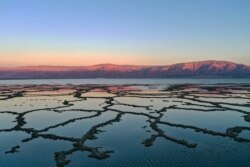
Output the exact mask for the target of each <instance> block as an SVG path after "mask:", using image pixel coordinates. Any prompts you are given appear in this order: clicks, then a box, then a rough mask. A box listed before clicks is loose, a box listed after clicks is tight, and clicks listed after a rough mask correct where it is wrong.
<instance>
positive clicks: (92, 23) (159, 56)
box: [0, 0, 250, 66]
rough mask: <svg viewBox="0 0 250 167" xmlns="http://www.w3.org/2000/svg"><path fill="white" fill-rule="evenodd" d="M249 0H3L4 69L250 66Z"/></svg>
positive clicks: (0, 43) (0, 45) (0, 39)
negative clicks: (222, 62)
mask: <svg viewBox="0 0 250 167" xmlns="http://www.w3.org/2000/svg"><path fill="white" fill-rule="evenodd" d="M249 8H250V1H248V0H238V1H234V0H221V1H217V0H190V1H186V0H166V1H162V0H126V1H125V0H124V1H117V0H107V1H102V0H93V1H87V0H84V1H81V0H61V1H60V2H59V1H56V0H44V1H34V0H23V1H18V0H2V1H0V58H1V61H0V66H26V65H28V66H29V65H66V66H81V65H94V64H104V63H111V64H130V65H167V64H173V63H180V62H187V61H201V60H226V61H233V62H236V63H243V64H250V47H249V43H250V19H249V16H250V10H249Z"/></svg>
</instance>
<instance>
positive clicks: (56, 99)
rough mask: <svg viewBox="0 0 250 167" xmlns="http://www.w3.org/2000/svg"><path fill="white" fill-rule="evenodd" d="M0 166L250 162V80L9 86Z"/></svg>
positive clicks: (0, 111) (3, 96) (3, 101)
mask: <svg viewBox="0 0 250 167" xmlns="http://www.w3.org/2000/svg"><path fill="white" fill-rule="evenodd" d="M0 106H1V107H0V156H1V159H0V167H9V166H20V167H23V166H25V167H26V166H27V167H31V166H60V167H61V166H74V167H75V166H157V167H158V166H178V167H179V166H250V159H249V153H250V85H249V84H247V83H233V84H229V83H227V84H225V83H223V84H222V83H212V84H211V83H209V82H208V83H203V82H200V84H190V83H189V84H176V83H175V84H171V82H170V84H160V85H159V84H130V85H128V84H126V85H125V84H123V85H121V84H118V85H117V84H105V85H96V84H95V85H93V84H82V85H81V84H68V85H55V84H43V85H42V84H40V85H39V84H34V85H31V84H20V85H14V84H7V85H6V84H3V85H2V86H0Z"/></svg>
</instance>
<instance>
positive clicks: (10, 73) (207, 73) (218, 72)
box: [0, 60, 250, 79]
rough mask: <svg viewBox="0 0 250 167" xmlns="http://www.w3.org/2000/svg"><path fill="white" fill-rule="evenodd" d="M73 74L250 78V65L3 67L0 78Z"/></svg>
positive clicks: (65, 77) (123, 76) (102, 76)
mask: <svg viewBox="0 0 250 167" xmlns="http://www.w3.org/2000/svg"><path fill="white" fill-rule="evenodd" d="M52 78H53V79H59V78H60V79H70V78H72V79H74V78H250V66H248V65H243V64H236V63H233V62H228V61H214V60H209V61H198V62H187V63H179V64H173V65H163V66H136V65H114V64H99V65H93V66H26V67H0V79H52Z"/></svg>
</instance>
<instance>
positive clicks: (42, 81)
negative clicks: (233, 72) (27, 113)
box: [0, 78, 250, 85]
mask: <svg viewBox="0 0 250 167" xmlns="http://www.w3.org/2000/svg"><path fill="white" fill-rule="evenodd" d="M184 83H194V84H195V83H196V84H218V83H250V79H101V78H100V79H36V80H32V79H30V80H0V85H16V84H21V85H23V84H37V85H40V84H116V85H122V84H184Z"/></svg>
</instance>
